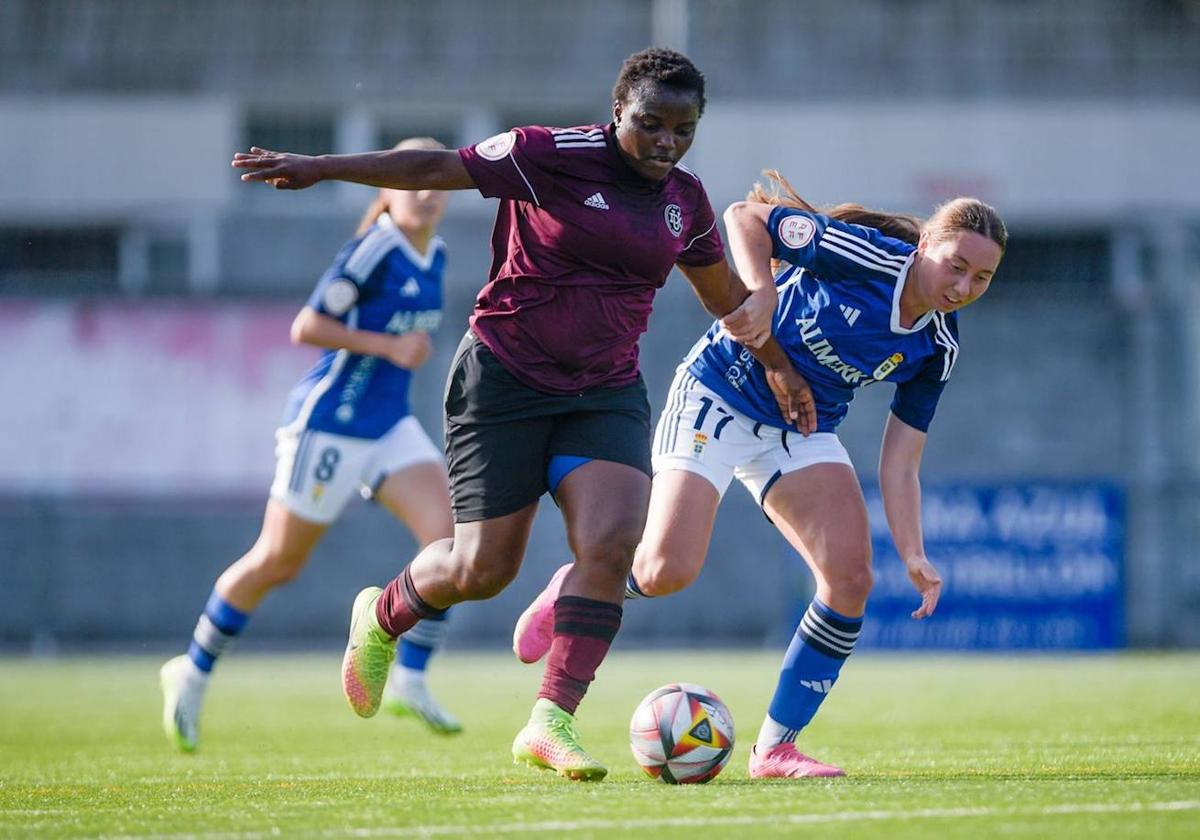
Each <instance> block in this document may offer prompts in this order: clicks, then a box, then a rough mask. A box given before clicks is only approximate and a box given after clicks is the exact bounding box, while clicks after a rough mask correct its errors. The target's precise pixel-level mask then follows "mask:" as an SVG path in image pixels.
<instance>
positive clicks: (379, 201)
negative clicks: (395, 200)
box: [354, 137, 446, 236]
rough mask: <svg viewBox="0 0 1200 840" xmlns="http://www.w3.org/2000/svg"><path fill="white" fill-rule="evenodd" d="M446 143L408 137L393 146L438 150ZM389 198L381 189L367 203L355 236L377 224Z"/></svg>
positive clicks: (402, 148)
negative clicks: (376, 221)
mask: <svg viewBox="0 0 1200 840" xmlns="http://www.w3.org/2000/svg"><path fill="white" fill-rule="evenodd" d="M444 148H446V144H445V143H442V142H441V141H439V140H434V139H433V138H432V137H406V138H405V139H403V140H401V141H400V142H399V143H397V144H396V145H395V146H392V150H393V151H403V150H404V149H425V150H436V149H444ZM387 204H388V203H387V198H386V197H385V196H384V194H383V190H380V191H379V192H378V194H376V196H375V200H374V201H372V202H371V203H370V204H368V205H367V210H366V212H365V213H363V215H362V219H360V220H359V223H358V229H357V230H355V231H354V235H355V236H362V235H364V234H365V233H366V232H367V231H369V230H370V229H371V225H373V224H375V220H376V219H378V218H379V214H380V213H382V212H384V211H385V210H387Z"/></svg>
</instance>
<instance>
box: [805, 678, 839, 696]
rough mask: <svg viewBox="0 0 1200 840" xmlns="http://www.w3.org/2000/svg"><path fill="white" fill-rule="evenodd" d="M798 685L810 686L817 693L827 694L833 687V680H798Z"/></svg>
mask: <svg viewBox="0 0 1200 840" xmlns="http://www.w3.org/2000/svg"><path fill="white" fill-rule="evenodd" d="M800 685H802V686H804V687H805V688H811V689H812V690H813V691H815V692H817V694H828V693H829V692H830V690H831V689H832V688H833V680H800Z"/></svg>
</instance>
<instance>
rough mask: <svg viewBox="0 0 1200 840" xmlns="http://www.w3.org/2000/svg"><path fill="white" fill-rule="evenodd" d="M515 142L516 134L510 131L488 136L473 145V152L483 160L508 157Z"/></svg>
mask: <svg viewBox="0 0 1200 840" xmlns="http://www.w3.org/2000/svg"><path fill="white" fill-rule="evenodd" d="M516 144H517V135H516V134H515V133H514V132H512V131H506V132H504V133H503V134H497V135H496V136H495V137H489V138H488V139H486V140H484V141H483V142H481V143H479V144H477V145H476V146H475V153H476V154H477V155H479V156H480V157H481V158H483V159H484V160H500V159H501V158H503V157H508V153H509V152H511V151H512V149H513V146H515V145H516Z"/></svg>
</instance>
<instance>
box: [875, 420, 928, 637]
mask: <svg viewBox="0 0 1200 840" xmlns="http://www.w3.org/2000/svg"><path fill="white" fill-rule="evenodd" d="M925 438H926V435H925V433H924V432H922V431H918V430H917V429H914V428H913V427H912V426H910V425H908V424H907V423H905V422H904V421H903V420H901V419H900V418H898V417H897V416H896V415H895V414H889V415H888V419H887V425H886V426H885V427H884V430H883V446H882V448H881V449H880V452H879V489H880V491H881V492H882V494H883V508H884V510H885V511H886V513H887V520H888V528H890V529H891V532H892V541H893V542H894V543H895V544H896V551H897V553H899V555H900V559H901V560H903V561H904V566H905V568H906V569H907V570H908V579H909V580H911V581H912V584H913V586H915V587H916V589H917V592H919V593H920V594H921V606H920V607H918V608H917V609H916V610H915V611H914V612H913V614H912V617H913V618H928V617H929V616H931V615H933V611H934V610H935V609H937V603H938V598H940V597H941V594H942V578H941V576H940V575H939V574H938V571H937V569H935V568H934V566H933V564H932V563H930V562H929V559H928V558H927V557H926V556H925V539H924V536H923V535H922V533H921V476H920V473H921V455H922V453H923V452H924V451H925Z"/></svg>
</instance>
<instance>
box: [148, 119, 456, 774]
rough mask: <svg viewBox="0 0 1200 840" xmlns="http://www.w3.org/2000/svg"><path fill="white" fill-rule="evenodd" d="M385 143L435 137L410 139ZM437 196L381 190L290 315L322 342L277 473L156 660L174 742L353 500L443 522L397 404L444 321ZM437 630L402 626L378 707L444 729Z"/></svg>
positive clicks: (414, 428)
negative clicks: (271, 597)
mask: <svg viewBox="0 0 1200 840" xmlns="http://www.w3.org/2000/svg"><path fill="white" fill-rule="evenodd" d="M396 148H397V149H401V150H428V149H443V148H444V146H442V144H441V143H438V142H437V141H435V140H432V139H429V138H410V139H408V140H404V141H402V142H401V143H399V144H398V145H397V146H396ZM447 197H448V194H447V193H444V192H440V191H436V190H422V191H401V190H386V189H385V190H380V193H379V195H378V197H377V198H376V199H375V201H373V202H372V203H371V205H370V206H369V207H368V209H367V212H366V213H365V215H364V216H363V219H362V222H361V224H360V226H359V229H358V231H357V232H356V234H355V236H354V238H353V239H351V240H350V242H348V243H347V244H346V245H345V246H344V247H343V248H342V249H341V251H340V252H339V253H338V255H337V258H336V259H335V260H334V262H333V265H332V266H330V268H329V269H328V270H327V271H326V272H325V273H324V275H322V277H321V279H320V281H319V282H318V283H317V286H316V288H315V290H314V291H313V293H312V295H311V296H310V297H309V300H308V303H307V304H306V305H305V307H304V308H303V309H302V310H301V311H300V314H299V315H297V316H296V319H295V322H294V323H293V324H292V339H293V340H294V341H297V342H302V343H304V344H311V345H314V346H316V347H321V348H324V351H325V352H324V353H323V354H322V356H321V358H320V360H319V361H318V362H317V364H316V365H315V366H314V367H313V368H312V369H311V370H309V371H308V373H307V374H305V376H304V378H303V379H301V380H300V382H299V384H297V385H296V387H295V388H294V389H293V390H292V393H291V395H290V397H289V399H288V404H287V409H286V411H285V414H284V418H283V423H282V425H281V427H280V429H279V430H278V431H277V432H276V439H277V446H276V450H275V452H276V459H277V466H276V472H275V480H274V483H273V484H272V485H271V495H270V500H269V501H268V502H267V509H266V514H265V516H264V517H263V524H262V531H261V533H260V534H259V537H258V539H257V540H256V541H255V543H254V545H253V546H252V547H251V548H250V550H249V551H248V552H246V554H245V555H243V556H242V557H241V558H240V559H239V560H238V561H237V562H235V563H234V564H233V565H231V566H230V567H229V568H228V569H226V570H225V572H224V573H222V574H221V576H220V577H219V578H218V579H217V582H216V585H215V586H214V587H213V590H212V593H211V595H210V596H209V599H208V603H207V604H206V606H205V608H204V612H203V613H202V614H201V616H200V620H199V622H198V623H197V624H196V629H195V630H194V632H193V634H192V642H191V645H190V646H189V648H188V652H187V654H186V655H183V656H178V657H176V658H174V659H172V660H170V661H169V662H167V664H166V665H164V666H163V668H162V672H161V678H162V688H163V694H164V698H165V703H164V708H163V727H164V729H165V731H166V733H167V737H168V738H170V739H171V741H172V742H173V743H175V744H176V745H177V746H178V747H179V748H180V749H183V750H185V751H189V752H190V751H192V750H195V749H196V747H197V745H198V739H199V720H200V711H201V707H202V704H203V700H204V693H205V690H206V688H207V687H208V683H209V678H210V675H211V672H212V669H213V665H214V664H215V662H216V660H217V658H218V657H219V656H220V655H221V653H222V652H223V651H224V650H225V648H226V647H227V646H228V645H229V643H230V642H231V641H233V639H234V638H235V637H236V636H237V635H238V634H239V633H241V632H242V629H243V628H244V626H245V625H246V622H247V621H248V620H249V618H250V614H251V613H252V612H253V611H254V609H255V608H256V607H257V606H258V604H259V602H260V601H262V599H263V598H264V597H265V596H266V595H267V593H269V592H270V591H271V590H272V589H274V588H275V587H277V586H280V585H282V584H284V583H287V582H288V581H290V580H292V579H293V578H294V577H295V576H296V575H297V574H298V573H299V572H300V570H301V569H302V568H303V566H304V564H305V562H306V561H307V560H308V557H309V555H310V554H311V552H312V550H313V548H314V547H315V546H316V544H317V541H318V540H320V538H321V536H322V535H323V534H324V533H325V531H326V529H327V528H328V527H329V526H330V525H331V524H332V523H333V522H334V520H336V519H337V518H338V516H339V515H340V514H341V512H342V511H343V509H345V507H346V504H347V503H348V502H349V501H350V499H351V497H352V496H355V495H359V494H360V493H361V494H362V495H363V496H364V497H366V498H371V499H374V500H375V501H377V502H379V503H380V504H382V505H383V506H384V507H385V508H387V510H388V511H390V512H391V513H392V514H393V515H395V516H396V518H397V519H399V520H400V521H401V522H403V523H404V524H405V525H406V526H408V528H409V530H411V531H412V533H413V536H414V537H415V538H416V540H417V542H418V543H419V544H420V545H421V546H426V545H428V544H429V543H431V542H434V541H435V540H439V539H443V538H445V537H448V536H450V534H451V533H452V531H453V526H452V523H451V517H450V499H449V494H448V490H447V480H446V468H445V464H444V461H443V458H442V455H441V452H440V450H439V448H438V447H436V446H435V445H434V444H433V443H432V442H431V441H430V439H429V436H428V435H426V433H425V431H424V429H422V428H421V424H420V423H419V422H418V421H417V419H416V418H415V417H413V416H412V414H411V413H410V411H409V402H408V391H409V382H410V380H411V378H412V371H413V370H414V369H416V368H418V367H420V366H421V365H422V364H424V362H425V361H426V360H427V359H428V358H429V355H430V353H431V351H432V343H431V341H430V333H431V332H433V331H434V330H436V329H437V327H438V324H439V322H440V321H441V317H442V274H443V271H444V268H445V262H446V253H445V243H444V242H443V241H442V240H441V238H440V237H438V236H437V235H436V231H437V226H438V223H439V222H440V221H441V218H442V214H443V212H444V211H445V208H446V200H447ZM445 627H446V623H445V616H444V615H442V616H436V617H433V618H431V620H428V621H422V622H420V623H418V624H417V625H416V626H415V627H413V628H412V629H411V630H409V632H408V633H406V634H405V636H404V640H403V642H402V643H401V645H400V646H399V648H398V650H397V655H396V659H395V662H394V663H393V664H392V666H391V669H390V670H391V674H390V677H389V678H388V681H387V690H386V694H385V698H384V705H385V707H386V708H389V709H390V710H391V711H393V712H395V713H397V714H400V715H414V716H416V717H417V718H419V719H420V720H422V721H424V722H425V723H426V724H427V725H428V726H429V727H430V728H431V729H433V730H434V731H435V732H439V733H453V732H457V731H459V730H460V729H461V728H462V727H461V725H460V724H459V722H458V721H457V720H456V719H455V718H454V716H453V715H451V714H450V713H449V712H447V711H446V710H445V709H444V708H442V707H441V706H440V705H439V704H438V703H437V701H436V700H434V698H433V697H432V696H431V695H430V693H429V690H428V688H427V687H426V684H425V668H426V665H427V663H428V660H429V657H430V655H431V654H432V652H433V650H434V649H436V648H437V647H438V646H439V645H440V643H441V640H442V637H443V635H444V630H445ZM384 667H385V672H386V671H387V663H384Z"/></svg>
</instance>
